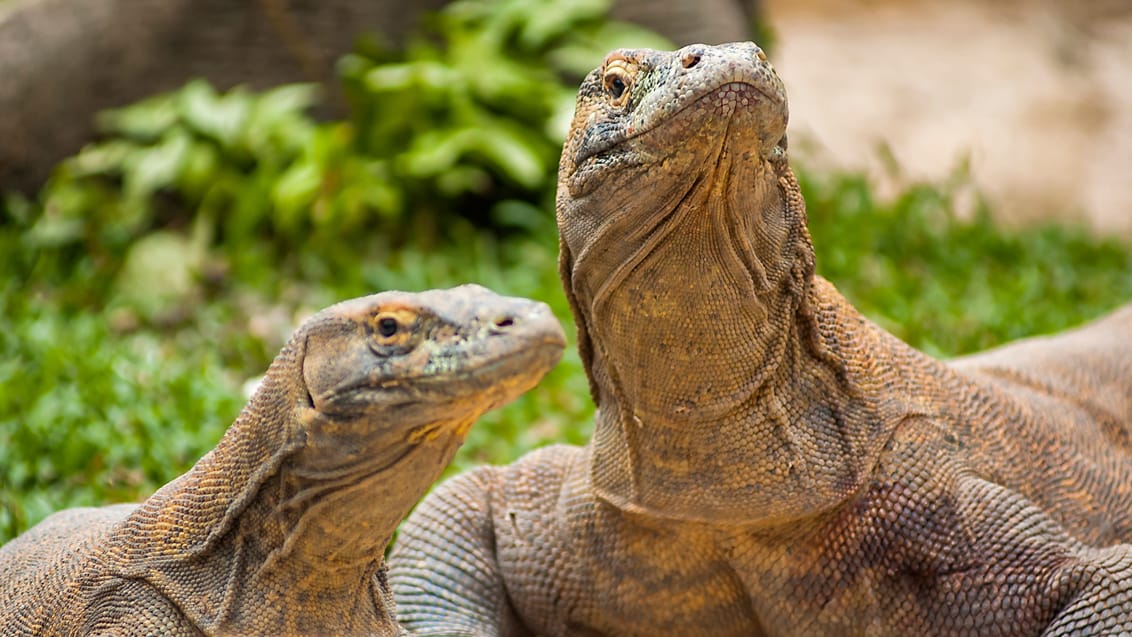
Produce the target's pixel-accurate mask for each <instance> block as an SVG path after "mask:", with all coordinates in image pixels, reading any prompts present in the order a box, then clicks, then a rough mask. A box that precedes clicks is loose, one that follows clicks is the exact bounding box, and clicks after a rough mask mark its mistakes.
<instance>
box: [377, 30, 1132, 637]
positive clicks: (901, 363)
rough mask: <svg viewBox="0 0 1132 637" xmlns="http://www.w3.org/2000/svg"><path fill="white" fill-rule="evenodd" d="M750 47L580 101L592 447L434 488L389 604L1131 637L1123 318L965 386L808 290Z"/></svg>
mask: <svg viewBox="0 0 1132 637" xmlns="http://www.w3.org/2000/svg"><path fill="white" fill-rule="evenodd" d="M786 121H787V105H786V94H785V91H784V89H783V85H782V82H781V81H780V80H779V78H778V76H777V74H776V73H775V72H774V70H773V69H772V68H771V66H770V64H769V63H768V62H767V60H766V57H765V55H764V54H763V52H762V51H761V50H760V49H759V48H758V47H757V46H755V45H753V44H751V43H738V44H729V45H723V46H703V45H693V46H688V47H685V48H683V49H680V50H678V51H674V52H663V51H652V50H642V49H637V50H620V51H614V52H613V53H611V54H610V55H609V56H608V57H607V58H606V60H605V62H604V64H602V65H601V66H600V67H599V68H598V69H596V70H595V71H594V72H592V73H591V74H590V75H589V76H587V77H586V79H585V80H584V81H583V82H582V85H581V88H580V89H579V91H578V100H577V110H576V112H575V116H574V121H573V125H572V128H571V131H570V135H569V137H568V139H567V141H566V144H565V147H564V148H563V152H562V161H561V163H560V166H559V175H558V226H559V232H560V235H561V240H562V241H561V250H562V252H561V260H560V265H561V275H562V281H563V285H564V287H565V289H566V296H567V298H568V299H569V301H570V303H571V305H572V307H573V310H574V315H575V318H576V319H577V323H578V348H579V350H580V353H581V356H582V360H583V363H584V364H585V366H586V370H587V372H588V374H589V379H590V382H591V388H592V394H593V397H594V400H595V402H596V403H597V406H598V411H597V414H596V415H595V422H594V435H593V440H592V441H591V442H590V443H589V444H588V445H586V446H585V447H571V446H566V445H557V446H553V447H549V448H546V449H540V450H537V451H535V452H533V453H531V454H528V455H527V456H525V457H523V458H521V459H519V460H518V461H517V462H515V463H514V464H512V465H510V466H506V467H484V468H480V469H477V470H475V471H472V472H470V473H467V474H464V475H462V476H458V477H457V478H454V479H453V480H451V481H448V482H447V483H446V484H445V485H443V486H441V487H439V488H438V489H437V490H436V491H434V492H433V494H432V495H430V496H429V497H428V498H426V499H425V501H424V502H423V503H422V504H421V505H420V506H419V507H417V509H416V511H415V512H414V513H413V514H412V515H411V516H410V517H409V519H408V520H407V522H406V523H405V525H403V526H402V529H401V534H400V535H399V536H398V540H397V543H396V545H395V547H394V550H393V552H392V554H391V557H390V581H391V586H392V589H393V594H394V597H395V598H396V600H397V607H398V612H399V616H400V619H401V621H402V622H403V624H404V625H405V626H406V627H407V628H409V629H411V630H413V631H415V632H416V633H418V634H420V635H484V636H495V635H531V634H538V635H542V636H543V637H559V636H563V635H579V636H585V637H596V636H598V635H608V636H611V637H628V636H633V635H637V636H641V637H646V636H654V635H680V636H681V637H692V636H697V635H703V636H710V637H751V636H755V635H798V636H810V635H876V636H880V635H893V636H897V637H911V636H913V635H915V636H917V637H919V636H923V635H997V636H1006V635H1019V636H1024V635H1038V634H1045V635H1078V634H1079V635H1128V634H1132V546H1129V544H1128V543H1129V542H1132V308H1125V309H1123V310H1118V311H1116V312H1114V313H1113V314H1111V315H1110V316H1108V317H1106V318H1102V319H1100V320H1098V321H1097V322H1095V323H1093V324H1091V325H1088V326H1085V327H1083V328H1079V329H1077V330H1074V331H1071V332H1068V333H1066V334H1062V335H1058V336H1053V337H1045V338H1036V339H1031V340H1028V341H1023V342H1021V343H1016V344H1013V345H1009V346H1006V347H1004V348H1001V349H999V350H996V351H994V352H991V353H987V354H982V355H978V356H973V357H969V358H965V359H959V360H955V361H951V362H948V363H945V362H941V361H937V360H935V359H932V358H930V357H928V356H926V355H924V354H923V353H921V352H918V351H916V350H915V349H913V348H911V347H909V346H908V345H907V344H905V343H902V342H901V341H899V340H898V339H896V338H895V337H893V336H892V335H890V334H888V333H886V332H885V331H884V330H883V329H881V328H880V327H879V326H877V325H876V324H874V323H872V322H871V321H869V320H867V319H866V318H864V317H863V316H861V314H860V313H858V312H857V311H856V310H855V309H854V308H853V307H852V306H851V305H850V304H849V302H848V301H846V299H845V298H843V297H842V296H841V295H840V294H839V293H838V292H837V290H836V289H834V287H833V286H832V285H831V284H830V283H829V282H828V281H826V280H824V279H822V278H821V277H820V276H817V275H815V273H814V267H815V263H814V249H813V245H812V243H811V240H810V235H809V231H808V229H807V225H806V224H807V221H806V212H805V206H804V203H803V201H802V196H801V192H800V190H799V187H798V182H797V181H796V180H795V178H794V175H793V173H792V171H791V169H790V166H789V164H788V162H787V144H786Z"/></svg>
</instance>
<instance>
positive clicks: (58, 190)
mask: <svg viewBox="0 0 1132 637" xmlns="http://www.w3.org/2000/svg"><path fill="white" fill-rule="evenodd" d="M1062 4H1064V5H1065V6H1064V7H1063V6H1061V5H1062ZM984 5H986V6H984ZM1130 29H1132V2H1129V1H1128V0H1087V1H1084V2H1079V3H1075V4H1071V3H1058V2H1054V1H1053V0H1008V1H1004V2H999V3H977V2H974V1H970V2H964V1H960V2H927V1H926V0H873V1H868V2H865V1H856V2H830V1H828V0H824V1H823V0H795V1H793V2H787V1H786V0H763V1H761V2H757V1H754V0H746V1H741V0H695V1H680V0H669V1H668V2H665V3H656V2H644V1H641V0H622V1H619V2H615V3H611V2H610V1H609V0H494V1H489V0H459V1H457V2H452V3H445V2H441V1H440V0H423V1H421V0H418V2H415V3H410V5H409V6H406V4H405V3H401V2H393V1H391V0H389V1H387V0H243V1H236V0H194V1H192V2H190V1H189V0H164V1H163V2H160V3H158V2H146V3H139V2H131V1H130V0H0V268H3V272H4V276H3V277H2V278H0V320H2V321H3V324H2V327H3V329H0V541H4V540H7V539H9V538H10V537H12V536H14V534H16V533H18V532H20V531H22V530H23V529H25V528H27V527H28V526H29V525H31V524H34V523H35V522H37V521H39V520H40V519H42V517H44V516H45V515H46V514H47V513H49V512H51V511H54V510H57V509H59V508H63V507H67V506H78V505H97V504H104V503H110V502H118V501H130V500H137V499H139V498H143V497H145V496H146V495H148V494H149V493H150V492H151V491H152V490H153V489H154V488H156V487H157V486H159V485H161V484H163V483H164V482H166V481H168V480H170V479H172V478H173V477H174V476H176V475H177V474H179V473H181V472H182V471H184V470H185V469H186V468H187V467H188V466H190V465H191V464H192V463H193V462H194V461H195V460H196V459H197V458H198V457H199V456H200V455H201V454H202V453H204V452H205V451H207V450H208V449H209V448H211V447H212V446H213V445H214V444H215V442H216V440H217V439H218V438H219V436H220V435H221V433H222V432H223V431H224V429H225V428H226V427H227V425H228V424H229V423H230V422H231V421H232V420H233V419H234V417H235V415H236V413H237V412H238V410H239V408H240V406H241V405H242V404H243V401H244V400H245V397H246V396H245V393H246V387H247V386H248V384H249V383H250V382H254V380H255V379H256V378H257V377H258V375H259V374H261V373H262V371H263V370H264V369H265V367H266V365H267V363H268V362H269V361H270V360H271V358H272V357H273V356H274V355H275V353H276V352H277V351H278V349H279V347H280V346H281V345H282V343H283V342H284V340H285V339H286V337H287V336H288V335H289V333H290V331H291V330H292V329H293V328H294V326H295V325H297V323H298V322H300V321H301V320H302V319H303V318H304V317H305V316H307V315H308V314H310V313H312V312H314V311H315V310H317V309H319V308H321V307H324V306H326V305H329V304H331V303H333V302H335V301H338V300H341V299H344V298H348V297H353V296H359V295H362V294H368V293H371V292H375V291H380V290H384V289H410V290H416V289H423V288H428V287H446V286H450V285H455V284H459V283H463V282H469V281H474V282H478V283H481V284H484V285H487V286H489V287H492V288H494V289H496V290H498V291H500V292H503V293H508V294H516V295H522V296H528V297H533V298H538V299H541V300H544V301H547V302H549V303H550V304H551V305H552V307H554V309H555V311H556V313H557V314H558V316H559V317H560V318H561V319H562V320H563V321H564V322H566V323H568V324H569V322H570V316H569V310H568V307H567V305H566V303H565V300H564V298H563V296H562V292H561V289H560V286H559V283H558V278H557V270H556V255H557V239H556V234H555V227H554V215H553V201H554V185H555V171H556V167H557V160H558V153H559V150H560V146H561V143H562V140H563V136H564V134H565V130H566V125H567V124H568V122H569V118H570V116H571V113H572V109H573V96H574V91H575V88H576V87H577V84H578V82H579V80H580V79H581V77H582V76H583V75H584V74H585V73H586V72H587V71H588V70H590V69H591V68H593V67H595V66H597V65H598V64H600V62H601V60H602V58H603V57H604V55H605V53H606V52H607V51H608V50H610V49H612V48H616V47H622V46H652V47H658V48H672V47H674V46H680V45H683V44H687V43H691V42H709V43H710V42H723V41H731V40H741V39H754V40H756V41H757V42H759V43H760V44H763V45H764V47H765V48H767V49H768V52H769V55H770V57H771V60H772V61H774V62H775V65H776V67H777V68H778V70H779V72H780V74H781V75H782V76H783V78H784V80H785V82H786V85H787V89H788V92H789V95H790V103H791V113H792V114H791V125H790V136H791V144H790V147H791V152H792V154H793V157H794V164H795V167H796V170H798V172H799V173H800V177H801V180H802V184H803V189H804V194H805V196H806V199H807V204H808V208H809V213H810V223H811V230H812V233H813V236H814V241H815V244H816V246H817V249H818V269H819V272H820V273H822V274H823V275H825V276H826V277H828V278H830V279H831V280H833V281H834V282H835V283H836V284H837V285H838V287H839V288H840V289H841V290H842V291H843V292H844V293H846V295H847V296H848V297H849V298H850V299H851V300H852V301H853V302H854V303H855V304H856V305H857V306H858V307H859V308H860V309H862V310H863V311H864V312H866V313H867V314H868V315H869V316H870V317H871V318H873V319H874V320H876V321H878V322H879V323H880V324H882V325H883V326H884V327H885V328H887V329H889V330H891V331H892V332H893V333H895V334H896V335H898V336H899V337H901V338H903V339H905V340H907V341H908V342H910V343H912V344H913V345H915V346H917V347H920V348H922V349H924V350H925V351H928V352H929V353H931V354H933V355H939V356H949V355H955V354H960V353H965V352H969V351H973V350H976V349H981V348H986V347H990V346H993V345H996V344H998V343H1001V342H1003V341H1005V340H1009V339H1013V338H1019V337H1023V336H1027V335H1032V334H1039V333H1046V332H1051V331H1055V330H1059V329H1063V328H1065V327H1067V326H1070V325H1073V324H1075V323H1078V322H1080V321H1083V320H1086V319H1088V318H1091V317H1094V316H1096V315H1098V314H1099V313H1101V312H1104V311H1106V310H1108V309H1111V308H1113V307H1116V306H1117V305H1120V304H1122V303H1123V302H1127V301H1129V300H1132V252H1130V250H1129V244H1128V243H1127V242H1128V240H1129V237H1130V235H1132V179H1130V178H1129V176H1128V174H1129V169H1130V168H1132V103H1130V100H1132V83H1130V82H1128V81H1127V78H1129V77H1132V68H1130V67H1132V50H1130V48H1132V31H1130ZM568 331H569V332H571V333H572V331H573V328H572V326H570V325H568ZM591 415H592V405H591V403H590V399H589V395H588V390H587V384H586V381H585V378H584V375H583V372H582V369H581V366H580V363H579V361H578V358H577V355H576V353H575V352H574V351H573V350H571V351H570V353H569V354H568V355H567V356H566V358H565V359H564V361H563V362H562V364H561V365H560V366H559V367H558V368H557V369H556V370H555V371H554V372H553V373H552V374H551V375H550V376H549V377H548V378H547V379H546V380H545V381H544V382H543V384H542V385H540V387H539V388H537V389H536V390H535V391H533V392H531V393H530V394H528V395H527V396H525V397H524V398H523V399H522V400H520V401H519V402H517V403H515V404H513V405H511V406H509V407H507V408H505V409H503V410H500V411H498V412H495V413H492V414H489V415H488V416H486V417H485V418H484V419H483V420H481V422H480V423H479V424H478V425H477V426H476V427H475V428H473V430H472V433H471V436H470V438H469V440H468V442H467V444H466V445H465V448H464V449H463V450H462V451H461V453H460V455H459V456H458V458H457V461H456V463H455V465H454V467H453V468H452V471H457V470H461V469H464V468H467V467H468V466H471V465H474V464H480V463H484V462H496V463H502V462H509V461H510V460H513V459H514V458H516V457H517V456H519V455H520V454H522V453H524V452H526V451H528V450H530V449H532V448H535V447H537V446H540V445H543V444H547V443H548V442H561V441H566V442H575V443H581V442H584V441H585V440H586V439H587V438H588V435H589V432H590V425H589V419H590V417H591Z"/></svg>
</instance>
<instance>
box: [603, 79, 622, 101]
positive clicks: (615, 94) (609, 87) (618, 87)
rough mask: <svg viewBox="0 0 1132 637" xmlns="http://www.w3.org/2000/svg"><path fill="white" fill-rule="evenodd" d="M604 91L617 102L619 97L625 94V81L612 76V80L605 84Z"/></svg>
mask: <svg viewBox="0 0 1132 637" xmlns="http://www.w3.org/2000/svg"><path fill="white" fill-rule="evenodd" d="M605 90H606V91H608V92H609V96H610V97H612V98H613V99H615V100H619V99H621V96H622V95H624V94H625V80H623V79H621V78H619V77H617V76H612V79H609V80H608V81H607V82H606V87H605Z"/></svg>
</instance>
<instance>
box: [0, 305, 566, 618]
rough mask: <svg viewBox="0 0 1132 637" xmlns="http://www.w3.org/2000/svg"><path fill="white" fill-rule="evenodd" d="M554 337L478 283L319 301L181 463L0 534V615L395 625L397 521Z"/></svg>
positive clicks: (559, 337) (531, 371) (542, 369)
mask: <svg viewBox="0 0 1132 637" xmlns="http://www.w3.org/2000/svg"><path fill="white" fill-rule="evenodd" d="M564 346H565V338H564V336H563V334H562V328H561V327H560V326H559V324H558V322H557V321H556V320H555V319H554V317H553V315H552V314H551V313H550V310H549V308H547V307H546V306H545V305H543V304H541V303H535V302H533V301H527V300H525V299H515V298H508V297H501V296H498V295H496V294H494V293H492V292H490V291H489V290H486V289H484V288H481V287H478V286H463V287H459V288H454V289H451V290H433V291H428V292H422V293H418V294H410V293H402V292H384V293H381V294H377V295H374V296H370V297H365V298H361V299H355V300H352V301H347V302H344V303H340V304H338V305H335V306H332V307H330V308H328V309H326V310H324V311H323V312H321V313H319V314H317V315H315V316H314V317H313V318H311V319H310V320H308V321H307V322H305V323H304V324H303V325H302V326H301V327H300V328H299V329H298V330H297V331H296V332H295V334H294V336H293V337H292V338H291V340H290V342H289V343H288V344H287V346H286V347H284V348H283V351H282V352H281V353H280V354H279V356H278V357H277V358H276V359H275V361H274V362H273V363H272V364H271V367H270V368H269V369H268V371H267V374H266V376H265V377H264V379H263V381H262V383H261V384H260V386H259V388H258V389H257V391H256V392H255V394H254V395H253V396H252V398H251V399H250V401H249V402H248V404H247V406H246V407H245V408H244V410H243V411H242V412H241V414H240V416H239V417H238V418H237V419H236V421H235V423H234V424H233V425H232V426H231V427H230V428H229V429H228V431H227V432H226V433H225V435H224V437H223V438H222V439H221V440H220V442H219V444H218V445H217V446H216V448H215V449H213V450H212V451H211V452H209V453H208V454H207V455H206V456H204V458H202V459H201V460H200V461H199V462H198V463H197V464H196V465H195V466H194V467H193V468H192V469H191V470H189V471H188V473H186V474H184V475H182V476H181V477H180V478H177V479H176V480H174V481H173V482H170V483H169V484H167V485H165V486H164V487H163V488H161V489H160V490H158V491H157V493H155V494H154V495H153V496H152V497H150V498H149V499H148V500H146V501H145V502H143V503H141V504H140V505H137V506H134V505H117V506H111V507H105V508H95V509H72V510H67V511H63V512H60V513H56V514H55V515H53V516H51V517H49V518H48V519H46V520H44V521H43V522H42V523H40V524H39V525H37V526H35V527H33V528H32V529H31V530H29V531H28V532H26V533H24V534H23V535H21V536H19V537H17V538H16V539H15V540H13V541H11V542H9V543H8V544H6V545H4V546H3V547H0V634H3V635H88V634H98V635H102V634H107V635H199V634H207V635H214V634H241V635H300V634H301V635H331V634H334V635H400V634H402V631H401V630H400V629H399V628H398V626H397V624H396V621H395V619H394V617H393V615H392V613H391V610H392V600H391V597H390V593H389V590H388V585H387V581H386V579H385V567H384V563H383V559H382V554H383V551H384V548H385V546H386V544H387V543H388V541H389V539H390V537H391V536H392V534H393V532H394V529H395V527H396V525H397V524H398V523H399V522H400V521H401V519H402V518H403V517H404V515H405V514H406V513H407V512H408V510H409V508H410V507H411V506H412V505H413V504H415V502H416V500H417V499H418V498H419V497H420V496H421V495H422V494H423V493H424V492H425V490H426V489H427V488H428V487H429V486H430V484H431V483H432V482H433V481H434V480H436V478H437V477H439V475H440V472H441V470H442V469H443V468H444V466H445V465H446V464H447V463H448V461H449V460H450V459H451V458H452V454H453V453H454V452H455V450H456V448H457V447H458V446H459V445H460V443H461V441H462V440H463V438H464V435H465V434H466V432H467V430H468V428H469V427H470V425H471V424H472V422H473V421H474V420H475V419H476V418H478V417H479V416H480V414H482V413H484V412H485V411H487V410H489V409H492V408H494V407H496V406H499V405H501V404H503V403H505V402H507V401H510V400H512V399H514V398H515V397H516V396H518V395H519V394H520V393H522V392H524V391H526V390H527V389H529V388H530V387H532V386H533V385H534V384H535V383H537V382H538V380H539V379H540V378H542V376H543V375H544V374H545V373H546V372H547V371H548V370H549V369H550V368H551V367H552V366H553V365H554V363H555V362H556V361H557V360H558V357H559V356H560V355H561V351H562V349H563V347H564Z"/></svg>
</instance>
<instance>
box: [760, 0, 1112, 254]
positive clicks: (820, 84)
mask: <svg viewBox="0 0 1132 637" xmlns="http://www.w3.org/2000/svg"><path fill="white" fill-rule="evenodd" d="M765 11H766V13H767V17H768V18H769V21H770V23H771V25H772V28H773V33H774V43H773V47H772V53H773V57H772V59H773V61H774V63H775V66H776V68H777V69H778V70H779V73H780V74H781V75H782V77H783V78H784V80H785V82H786V85H787V89H788V92H789V95H790V104H791V128H790V130H791V139H790V143H791V148H792V150H793V152H795V154H800V155H803V156H805V157H806V158H807V159H809V160H810V161H811V163H815V162H817V163H826V164H832V165H835V166H842V167H854V168H860V167H864V168H867V169H869V170H870V171H872V172H873V174H874V175H875V176H876V177H877V179H878V180H879V181H881V182H882V183H890V184H891V183H894V181H900V180H905V181H907V180H919V179H929V180H935V181H938V180H942V179H946V178H947V177H948V176H949V175H951V174H954V171H955V170H956V169H957V168H958V167H960V166H963V165H964V164H966V165H967V169H968V170H969V173H970V176H971V179H972V182H973V185H974V186H975V187H977V188H978V189H979V190H980V191H982V192H983V193H985V195H986V196H987V197H988V198H989V199H990V200H991V202H992V203H993V204H994V206H995V209H996V210H997V211H998V212H999V213H1000V215H1001V216H1002V218H1003V219H1004V220H1006V221H1007V222H1011V223H1015V222H1024V221H1029V220H1035V219H1045V218H1052V217H1057V218H1060V219H1062V220H1066V221H1069V222H1070V223H1081V224H1086V225H1088V226H1090V227H1092V228H1095V229H1097V230H1100V231H1104V232H1112V233H1118V234H1121V235H1123V236H1128V237H1132V1H1129V0H1084V1H1076V2H1074V1H1068V0H1067V1H1065V2H1056V1H1054V0H1006V1H1002V0H998V1H995V2H972V1H970V0H958V1H953V2H937V1H929V0H899V1H898V0H869V1H866V0H848V1H841V2H837V1H834V0H768V1H767V2H766V4H765ZM886 153H891V156H892V158H894V159H895V163H894V164H893V162H886V161H885V160H884V157H885V154H886ZM892 165H897V166H899V167H900V171H901V173H902V174H900V175H897V176H895V177H894V175H893V174H892V170H891V168H886V166H892Z"/></svg>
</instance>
